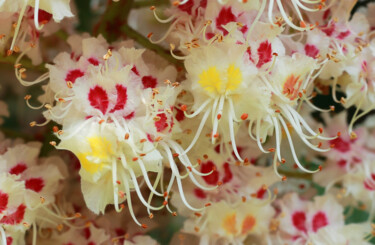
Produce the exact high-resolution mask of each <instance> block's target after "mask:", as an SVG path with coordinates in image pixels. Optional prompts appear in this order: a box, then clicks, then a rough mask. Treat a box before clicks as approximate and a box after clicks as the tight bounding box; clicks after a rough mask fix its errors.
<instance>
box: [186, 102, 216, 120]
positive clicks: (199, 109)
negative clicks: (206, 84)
mask: <svg viewBox="0 0 375 245" xmlns="http://www.w3.org/2000/svg"><path fill="white" fill-rule="evenodd" d="M211 101H212V99H208V100H206V101H205V102H203V104H202V105H201V106H200V107H199V108H198V109H197V110H196V111H194V112H193V113H192V114H187V113H186V111H185V112H184V115H185V117H187V118H193V117H195V116H197V115H198V114H200V113H201V112H202V111H203V110H204V109H205V108H206V106H207V105H208V104H209V103H210V102H211ZM216 103H217V102H216Z"/></svg>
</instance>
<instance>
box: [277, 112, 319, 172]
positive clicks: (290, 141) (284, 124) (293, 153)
mask: <svg viewBox="0 0 375 245" xmlns="http://www.w3.org/2000/svg"><path fill="white" fill-rule="evenodd" d="M278 118H279V121H280V122H281V124H282V126H283V128H284V131H285V134H286V136H287V138H288V141H289V145H290V150H291V152H292V155H293V159H294V161H295V162H296V164H297V165H298V167H299V168H300V169H301V170H303V171H305V172H307V173H316V172H318V171H320V169H317V170H314V171H313V170H308V169H306V168H305V167H304V166H302V164H301V163H300V162H299V160H298V157H297V155H296V152H295V150H294V146H293V141H292V138H291V136H290V133H289V129H288V126H287V125H286V123H285V121H284V119H283V118H282V117H281V116H280V115H278Z"/></svg>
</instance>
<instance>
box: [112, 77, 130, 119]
mask: <svg viewBox="0 0 375 245" xmlns="http://www.w3.org/2000/svg"><path fill="white" fill-rule="evenodd" d="M116 90H117V101H116V105H115V107H114V108H113V109H112V110H111V111H110V113H113V112H115V111H118V110H122V109H124V107H125V105H126V102H127V100H128V94H127V89H126V87H124V86H123V85H120V84H116Z"/></svg>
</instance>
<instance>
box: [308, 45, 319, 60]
mask: <svg viewBox="0 0 375 245" xmlns="http://www.w3.org/2000/svg"><path fill="white" fill-rule="evenodd" d="M305 54H306V55H307V56H310V57H311V58H315V57H316V56H317V55H318V54H319V49H318V48H317V47H316V46H315V45H313V44H306V45H305Z"/></svg>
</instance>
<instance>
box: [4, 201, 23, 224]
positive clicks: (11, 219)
mask: <svg viewBox="0 0 375 245" xmlns="http://www.w3.org/2000/svg"><path fill="white" fill-rule="evenodd" d="M25 211H26V206H25V205H24V204H21V205H20V206H18V207H17V210H16V211H15V212H13V213H10V214H8V215H5V216H4V217H3V218H2V219H1V220H0V223H2V224H7V225H17V224H19V223H21V222H22V220H23V217H24V215H25Z"/></svg>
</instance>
